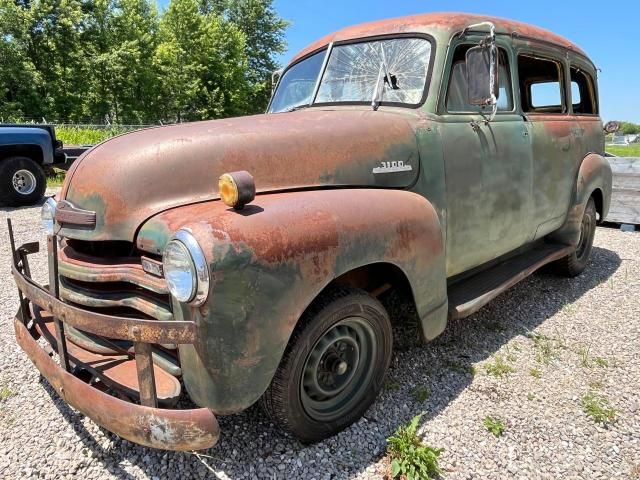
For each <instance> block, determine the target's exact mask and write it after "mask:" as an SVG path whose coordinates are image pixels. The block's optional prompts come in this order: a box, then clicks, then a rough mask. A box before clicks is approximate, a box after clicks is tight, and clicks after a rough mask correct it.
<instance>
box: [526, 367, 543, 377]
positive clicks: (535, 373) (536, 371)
mask: <svg viewBox="0 0 640 480" xmlns="http://www.w3.org/2000/svg"><path fill="white" fill-rule="evenodd" d="M529 375H531V376H532V377H535V378H540V377H542V372H541V371H540V370H539V369H538V368H532V369H531V370H529Z"/></svg>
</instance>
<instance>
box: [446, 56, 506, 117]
mask: <svg viewBox="0 0 640 480" xmlns="http://www.w3.org/2000/svg"><path fill="white" fill-rule="evenodd" d="M472 46H473V45H461V46H459V47H458V48H457V49H456V51H455V53H454V57H453V64H452V67H451V75H450V77H449V87H448V88H447V112H452V113H461V112H482V111H485V110H491V107H482V106H478V105H470V104H469V103H468V98H469V95H468V84H467V66H466V64H465V56H466V53H467V50H469V49H470V48H471V47H472ZM498 87H499V91H498V111H499V112H510V111H512V110H513V94H512V91H511V74H510V72H509V58H508V57H507V53H506V52H505V51H504V50H503V49H502V48H499V49H498Z"/></svg>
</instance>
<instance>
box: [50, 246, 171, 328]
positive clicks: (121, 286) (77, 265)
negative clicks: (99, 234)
mask: <svg viewBox="0 0 640 480" xmlns="http://www.w3.org/2000/svg"><path fill="white" fill-rule="evenodd" d="M74 247H75V245H74V244H73V242H67V241H63V242H62V243H61V245H60V250H59V257H58V259H59V263H58V271H59V276H60V297H61V298H62V299H63V300H65V301H67V302H71V303H73V304H76V305H79V306H82V307H86V308H89V309H91V310H94V311H96V312H103V313H107V311H108V312H110V313H112V312H113V311H114V310H115V311H118V312H119V313H120V314H122V315H126V316H137V317H140V318H155V319H157V320H172V319H173V313H172V311H171V298H170V295H169V291H168V289H167V284H166V282H165V280H164V279H163V278H159V277H156V276H153V275H150V274H148V273H146V272H145V271H144V270H143V268H142V263H141V257H140V256H126V257H124V256H122V257H105V256H96V255H89V254H86V253H80V252H79V251H78V249H77V248H74Z"/></svg>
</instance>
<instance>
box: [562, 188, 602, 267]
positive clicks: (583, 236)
mask: <svg viewBox="0 0 640 480" xmlns="http://www.w3.org/2000/svg"><path fill="white" fill-rule="evenodd" d="M596 222H597V219H596V204H595V202H594V201H593V198H590V199H589V201H588V202H587V206H586V207H585V209H584V215H583V216H582V223H581V225H580V240H578V245H577V246H576V249H575V250H574V251H573V252H572V253H570V254H569V255H567V256H566V257H564V258H561V259H560V260H558V261H557V262H556V263H555V267H556V270H557V271H558V273H559V274H561V275H564V276H567V277H575V276H577V275H580V274H581V273H582V272H583V271H584V269H585V268H586V267H587V263H589V258H590V257H591V250H592V249H593V239H594V237H595V234H596Z"/></svg>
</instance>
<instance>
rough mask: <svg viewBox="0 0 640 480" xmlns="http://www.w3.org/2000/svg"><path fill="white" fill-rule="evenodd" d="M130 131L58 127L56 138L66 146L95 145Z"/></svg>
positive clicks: (110, 128) (111, 128) (112, 128)
mask: <svg viewBox="0 0 640 480" xmlns="http://www.w3.org/2000/svg"><path fill="white" fill-rule="evenodd" d="M127 131H128V130H126V129H123V128H118V127H108V128H82V127H56V137H57V138H58V140H62V143H64V144H65V145H95V144H96V143H100V142H103V141H104V140H107V139H108V138H111V137H115V136H116V135H120V134H121V133H125V132H127Z"/></svg>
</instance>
